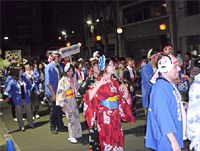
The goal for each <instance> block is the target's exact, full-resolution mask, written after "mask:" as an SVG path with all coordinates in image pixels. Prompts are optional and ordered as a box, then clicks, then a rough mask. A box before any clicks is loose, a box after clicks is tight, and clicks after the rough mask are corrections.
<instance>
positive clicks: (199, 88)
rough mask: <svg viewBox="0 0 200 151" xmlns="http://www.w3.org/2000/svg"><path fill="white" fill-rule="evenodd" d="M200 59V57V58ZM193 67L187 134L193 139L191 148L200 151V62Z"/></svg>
mask: <svg viewBox="0 0 200 151" xmlns="http://www.w3.org/2000/svg"><path fill="white" fill-rule="evenodd" d="M199 60H200V59H199ZM199 60H197V61H196V63H195V67H194V68H193V70H192V71H193V76H194V81H193V83H192V85H191V86H190V89H189V103H188V109H187V128H186V136H187V138H188V139H189V140H190V141H191V143H190V150H192V149H193V148H194V151H200V62H199Z"/></svg>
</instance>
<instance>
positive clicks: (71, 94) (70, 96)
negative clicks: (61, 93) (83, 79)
mask: <svg viewBox="0 0 200 151" xmlns="http://www.w3.org/2000/svg"><path fill="white" fill-rule="evenodd" d="M66 97H67V99H73V98H75V95H74V91H73V89H68V90H67V91H66Z"/></svg>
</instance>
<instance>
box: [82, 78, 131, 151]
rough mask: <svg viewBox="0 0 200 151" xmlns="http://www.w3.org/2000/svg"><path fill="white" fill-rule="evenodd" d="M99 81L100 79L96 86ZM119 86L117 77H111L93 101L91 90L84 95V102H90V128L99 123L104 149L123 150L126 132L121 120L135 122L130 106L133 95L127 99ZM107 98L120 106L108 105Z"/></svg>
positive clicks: (104, 150) (86, 114)
mask: <svg viewBox="0 0 200 151" xmlns="http://www.w3.org/2000/svg"><path fill="white" fill-rule="evenodd" d="M97 83H98V81H97V82H96V83H95V84H94V86H95V85H96V84H97ZM119 87H120V85H119V83H118V81H117V79H115V78H111V81H110V82H108V83H106V84H104V85H102V86H101V87H100V88H99V89H98V91H97V93H96V95H95V96H94V98H93V99H92V100H91V101H89V90H88V91H87V92H86V94H85V95H84V102H89V104H88V106H87V107H86V110H85V118H86V121H87V124H88V126H89V128H92V127H93V126H94V125H95V124H97V127H98V131H99V140H100V146H101V150H102V151H111V150H112V151H123V149H124V134H123V130H122V127H121V120H123V121H128V122H132V123H133V122H134V117H133V116H132V112H131V106H130V104H131V96H130V95H129V96H130V97H129V99H128V100H125V99H124V98H123V92H122V91H120V90H119ZM91 88H92V87H91ZM107 100H109V101H111V102H116V103H118V105H119V106H118V108H115V109H110V108H108V107H106V105H105V104H106V103H105V102H106V101H107Z"/></svg>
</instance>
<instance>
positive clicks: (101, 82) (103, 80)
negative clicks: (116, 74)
mask: <svg viewBox="0 0 200 151" xmlns="http://www.w3.org/2000/svg"><path fill="white" fill-rule="evenodd" d="M108 82H109V79H108V78H106V77H102V78H101V80H100V81H99V82H98V85H99V87H101V86H102V85H104V84H106V83H108Z"/></svg>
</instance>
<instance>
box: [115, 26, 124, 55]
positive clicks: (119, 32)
mask: <svg viewBox="0 0 200 151" xmlns="http://www.w3.org/2000/svg"><path fill="white" fill-rule="evenodd" d="M122 32H123V29H122V28H120V27H118V28H117V49H116V52H115V54H116V55H117V56H118V55H119V56H120V57H121V56H122V50H121V45H122V44H121V34H122Z"/></svg>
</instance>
